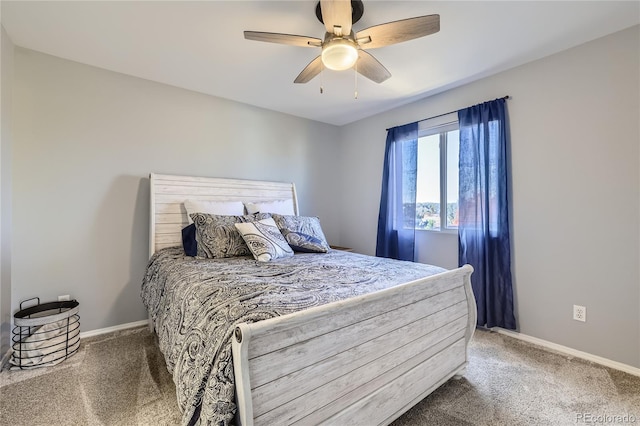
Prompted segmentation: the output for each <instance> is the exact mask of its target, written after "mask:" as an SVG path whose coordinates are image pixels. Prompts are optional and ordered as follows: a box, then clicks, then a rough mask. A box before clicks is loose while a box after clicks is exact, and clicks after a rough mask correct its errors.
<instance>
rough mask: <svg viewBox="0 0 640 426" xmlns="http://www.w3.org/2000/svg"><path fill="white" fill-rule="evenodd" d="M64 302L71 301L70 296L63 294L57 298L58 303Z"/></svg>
mask: <svg viewBox="0 0 640 426" xmlns="http://www.w3.org/2000/svg"><path fill="white" fill-rule="evenodd" d="M65 300H71V296H69V295H68V294H63V295H62V296H58V302H64V301H65Z"/></svg>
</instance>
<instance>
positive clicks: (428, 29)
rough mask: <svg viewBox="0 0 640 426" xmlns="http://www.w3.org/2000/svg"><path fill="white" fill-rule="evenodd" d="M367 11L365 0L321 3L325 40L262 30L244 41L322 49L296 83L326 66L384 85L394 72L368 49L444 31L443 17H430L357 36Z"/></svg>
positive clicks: (319, 10) (318, 11)
mask: <svg viewBox="0 0 640 426" xmlns="http://www.w3.org/2000/svg"><path fill="white" fill-rule="evenodd" d="M363 12H364V6H363V4H362V0H351V1H349V0H320V1H319V2H318V5H317V6H316V17H317V18H318V20H320V22H322V23H323V24H324V26H325V28H326V30H327V31H326V33H325V35H324V40H321V39H319V38H315V37H306V36H300V35H291V34H281V33H266V32H259V31H245V32H244V38H246V39H247V40H257V41H268V42H271V43H281V44H289V45H293V46H302V47H320V48H322V53H321V54H320V55H319V56H318V57H316V58H315V59H314V60H313V61H311V62H310V63H309V65H307V66H306V67H305V68H304V69H303V70H302V72H301V73H300V74H299V75H298V77H296V79H295V80H294V83H307V82H309V81H310V80H311V79H313V78H314V77H315V76H316V75H318V74H319V73H320V72H321V71H322V69H323V67H326V68H329V69H332V70H338V71H340V70H346V69H349V68H352V67H354V66H355V69H356V71H357V72H358V73H360V74H362V75H363V76H365V77H367V78H368V79H370V80H372V81H375V82H376V83H382V82H383V81H385V80H386V79H388V78H389V77H391V73H390V72H389V71H388V70H387V69H386V68H385V67H384V66H383V65H382V64H381V63H380V62H378V60H377V59H376V58H374V57H373V55H371V54H370V53H369V52H367V51H365V50H364V49H375V48H377V47H383V46H389V45H392V44H396V43H400V42H403V41H407V40H412V39H414V38H418V37H424V36H427V35H429V34H433V33H437V32H438V31H440V15H426V16H417V17H415V18H409V19H402V20H400V21H394V22H387V23H386V24H380V25H375V26H373V27H369V28H366V29H364V30H361V31H358V32H357V33H354V32H353V30H352V28H351V26H352V24H355V23H356V22H358V20H359V19H360V18H361V17H362V14H363Z"/></svg>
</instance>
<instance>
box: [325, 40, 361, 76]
mask: <svg viewBox="0 0 640 426" xmlns="http://www.w3.org/2000/svg"><path fill="white" fill-rule="evenodd" d="M357 60H358V49H357V47H356V45H355V43H354V42H352V41H351V40H348V39H344V38H336V39H333V40H331V41H330V42H328V43H326V44H325V45H324V46H323V47H322V63H323V64H324V66H325V67H327V68H329V69H330V70H335V71H342V70H346V69H349V68H351V67H353V65H354V64H355V63H356V61H357Z"/></svg>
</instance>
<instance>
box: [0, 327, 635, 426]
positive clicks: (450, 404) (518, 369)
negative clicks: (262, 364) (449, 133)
mask: <svg viewBox="0 0 640 426" xmlns="http://www.w3.org/2000/svg"><path fill="white" fill-rule="evenodd" d="M470 356H471V360H470V364H469V366H468V368H467V373H466V375H465V377H464V378H463V379H461V380H450V381H449V382H447V383H445V384H444V385H443V386H442V387H440V388H439V389H438V390H437V391H436V392H434V393H433V394H431V395H430V396H429V397H427V398H426V399H424V400H423V401H422V402H420V403H419V404H418V405H417V406H415V407H414V408H413V409H411V410H409V411H408V412H407V413H406V414H405V415H404V416H402V417H401V418H399V419H398V420H397V421H396V422H394V424H393V425H394V426H410V425H411V426H414V425H416V426H421V425H443V426H446V425H452V426H453V425H455V426H459V425H487V426H489V425H491V426H494V425H509V426H511V425H575V424H634V423H635V424H640V377H635V376H631V375H629V374H626V373H622V372H619V371H616V370H611V369H608V368H604V367H601V366H599V365H596V364H592V363H589V362H585V361H582V360H580V359H576V358H571V357H567V356H563V355H560V354H556V353H551V352H548V351H546V350H543V349H541V348H538V347H535V346H533V345H530V344H527V343H523V342H520V341H518V340H515V339H512V338H509V337H506V336H503V335H500V334H496V333H491V332H487V331H477V332H476V334H475V337H474V341H473V342H472V345H471V348H470ZM179 422H180V414H179V411H178V407H177V404H176V396H175V388H174V386H173V382H172V380H171V376H170V375H169V373H168V372H167V370H166V367H165V365H164V359H163V357H162V354H161V353H160V351H159V350H158V347H157V344H156V343H155V337H154V336H153V335H152V334H150V333H149V332H148V331H147V329H146V328H138V329H133V330H129V331H124V332H118V333H113V334H110V335H105V336H99V337H95V338H90V339H84V340H83V341H82V346H81V348H80V350H79V351H78V353H77V354H76V355H74V356H73V357H72V358H70V359H68V360H67V361H65V362H64V363H62V364H60V365H58V366H56V367H48V368H40V369H35V370H29V371H6V370H5V371H2V372H0V425H29V426H35V425H92V426H93V425H96V426H98V425H177V424H179Z"/></svg>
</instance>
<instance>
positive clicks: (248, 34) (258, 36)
mask: <svg viewBox="0 0 640 426" xmlns="http://www.w3.org/2000/svg"><path fill="white" fill-rule="evenodd" d="M244 38H246V39H247V40H256V41H268V42H270V43H280V44H290V45H292V46H302V47H320V46H322V40H320V39H319V38H314V37H306V36H299V35H291V34H280V33H263V32H259V31H245V32H244Z"/></svg>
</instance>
